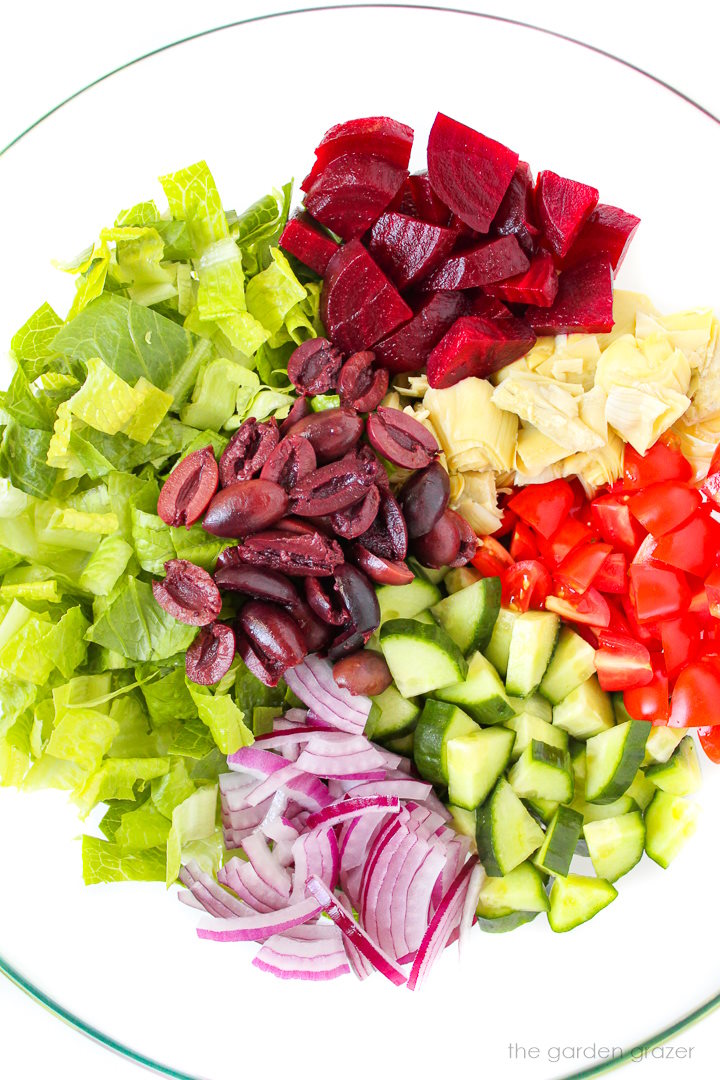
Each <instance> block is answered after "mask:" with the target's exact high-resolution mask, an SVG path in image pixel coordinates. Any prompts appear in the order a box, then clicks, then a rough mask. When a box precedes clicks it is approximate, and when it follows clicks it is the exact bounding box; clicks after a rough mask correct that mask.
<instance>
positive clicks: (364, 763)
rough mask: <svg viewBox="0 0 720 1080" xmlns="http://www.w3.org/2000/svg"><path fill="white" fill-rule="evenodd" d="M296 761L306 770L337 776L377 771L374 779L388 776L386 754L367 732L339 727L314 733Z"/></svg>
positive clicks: (362, 777) (358, 777) (358, 775)
mask: <svg viewBox="0 0 720 1080" xmlns="http://www.w3.org/2000/svg"><path fill="white" fill-rule="evenodd" d="M297 765H298V768H299V769H304V771H305V772H309V773H314V774H315V775H316V776H325V777H332V778H334V779H339V778H342V777H347V778H353V779H365V778H366V777H367V776H368V773H374V774H375V775H374V776H373V777H372V778H373V779H384V777H385V762H384V760H383V756H382V754H380V753H378V751H377V749H376V748H375V747H374V746H373V744H372V743H371V742H370V741H369V740H368V739H366V738H365V736H364V735H346V734H345V733H343V732H338V731H328V732H325V733H323V734H320V735H317V734H316V735H312V736H311V737H310V738H309V740H308V742H307V744H306V745H305V749H304V750H303V752H302V753H301V754H300V757H299V758H298V760H297Z"/></svg>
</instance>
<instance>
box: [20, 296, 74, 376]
mask: <svg viewBox="0 0 720 1080" xmlns="http://www.w3.org/2000/svg"><path fill="white" fill-rule="evenodd" d="M62 325H63V321H62V319H61V318H60V316H59V315H58V314H57V313H56V312H55V311H53V309H52V308H51V306H50V304H48V303H44V304H41V305H40V307H39V308H38V309H37V311H34V312H33V313H32V315H31V316H30V318H29V319H28V320H27V322H26V323H24V324H23V325H22V326H21V327H20V329H19V330H17V331H16V332H15V334H13V336H12V338H11V340H10V348H11V350H12V353H13V356H14V357H15V359H16V360H17V362H18V364H19V365H20V366H21V367H22V369H23V371H24V372H25V375H26V376H27V379H28V381H29V382H33V381H34V380H35V379H36V378H37V377H38V375H39V374H40V373H41V372H42V371H43V370H44V368H45V366H46V364H47V361H48V359H49V358H50V357H51V356H52V354H53V352H54V351H55V350H54V348H53V342H54V340H55V337H56V335H57V332H58V330H59V329H60V327H61V326H62Z"/></svg>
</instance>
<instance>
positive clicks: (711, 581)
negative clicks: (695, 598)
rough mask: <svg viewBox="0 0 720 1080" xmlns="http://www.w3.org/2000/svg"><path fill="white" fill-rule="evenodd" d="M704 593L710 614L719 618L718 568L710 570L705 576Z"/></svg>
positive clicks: (719, 587) (719, 573) (719, 586)
mask: <svg viewBox="0 0 720 1080" xmlns="http://www.w3.org/2000/svg"><path fill="white" fill-rule="evenodd" d="M705 595H706V596H707V601H708V607H709V608H710V614H711V615H712V616H713V618H715V619H720V568H718V567H716V568H715V569H714V570H711V571H710V573H709V574H708V576H707V577H706V578H705Z"/></svg>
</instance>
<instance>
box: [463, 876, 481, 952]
mask: <svg viewBox="0 0 720 1080" xmlns="http://www.w3.org/2000/svg"><path fill="white" fill-rule="evenodd" d="M486 876H487V875H486V874H485V867H484V866H483V865H482V863H480V862H478V863H475V866H474V867H473V871H472V873H471V875H470V881H469V882H468V887H467V892H466V893H465V902H464V904H463V909H462V915H461V916H460V934H459V938H458V949H459V950H460V952H463V950H464V949H466V948H467V944H468V938H469V936H470V931H471V930H472V926H473V923H474V922H475V919H476V918H477V906H478V903H479V901H480V893H481V892H482V887H483V883H484V881H485V878H486Z"/></svg>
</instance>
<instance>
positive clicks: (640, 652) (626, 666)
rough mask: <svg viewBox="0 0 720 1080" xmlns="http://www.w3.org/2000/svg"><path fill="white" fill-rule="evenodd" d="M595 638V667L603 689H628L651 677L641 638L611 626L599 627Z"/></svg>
mask: <svg viewBox="0 0 720 1080" xmlns="http://www.w3.org/2000/svg"><path fill="white" fill-rule="evenodd" d="M599 641H600V648H599V649H598V650H597V651H596V653H595V669H596V671H597V674H598V681H599V683H600V686H601V687H602V689H603V690H607V691H610V690H628V689H631V688H632V687H635V686H646V685H647V684H648V683H649V682H651V681H652V677H653V669H652V662H651V660H650V653H649V651H648V649H646V648H645V646H644V645H643V644H641V642H639V641H634V640H633V638H631V637H630V636H629V635H627V634H617V633H614V632H613V631H611V630H601V631H600V634H599Z"/></svg>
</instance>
